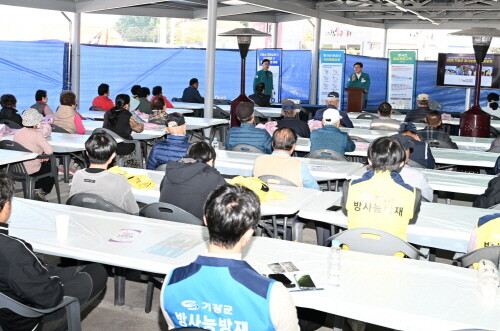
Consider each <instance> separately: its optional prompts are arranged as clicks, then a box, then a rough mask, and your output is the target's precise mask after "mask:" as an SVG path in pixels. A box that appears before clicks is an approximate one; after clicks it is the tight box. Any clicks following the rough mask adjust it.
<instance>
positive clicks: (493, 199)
mask: <svg viewBox="0 0 500 331" xmlns="http://www.w3.org/2000/svg"><path fill="white" fill-rule="evenodd" d="M499 203H500V177H499V176H496V177H495V178H493V179H492V180H490V182H489V183H488V188H487V189H486V191H484V193H483V194H481V195H479V196H478V197H477V198H476V200H475V201H474V202H473V203H472V206H473V207H477V208H490V207H492V206H495V205H497V204H499Z"/></svg>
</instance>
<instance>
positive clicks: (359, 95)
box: [344, 87, 367, 113]
mask: <svg viewBox="0 0 500 331" xmlns="http://www.w3.org/2000/svg"><path fill="white" fill-rule="evenodd" d="M344 91H346V92H347V112H348V113H349V112H359V111H361V109H363V108H364V107H365V94H367V92H366V91H365V89H362V88H361V87H346V88H345V89H344Z"/></svg>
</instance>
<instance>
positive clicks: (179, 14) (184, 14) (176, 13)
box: [94, 7, 193, 19]
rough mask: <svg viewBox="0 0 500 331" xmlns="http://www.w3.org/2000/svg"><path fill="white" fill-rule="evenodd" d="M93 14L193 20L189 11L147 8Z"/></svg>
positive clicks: (131, 8)
mask: <svg viewBox="0 0 500 331" xmlns="http://www.w3.org/2000/svg"><path fill="white" fill-rule="evenodd" d="M94 14H109V15H125V16H147V17H171V18H186V19H193V12H192V11H190V10H180V9H160V8H148V7H129V8H118V9H110V10H102V11H98V12H95V13H94Z"/></svg>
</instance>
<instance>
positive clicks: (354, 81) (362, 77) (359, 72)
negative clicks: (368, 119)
mask: <svg viewBox="0 0 500 331" xmlns="http://www.w3.org/2000/svg"><path fill="white" fill-rule="evenodd" d="M347 87H361V88H362V89H365V90H366V91H367V92H368V91H369V90H370V75H368V74H365V73H364V72H363V63H361V62H356V63H354V73H353V74H352V75H350V76H349V80H348V81H347ZM367 97H368V95H365V99H366V98H367Z"/></svg>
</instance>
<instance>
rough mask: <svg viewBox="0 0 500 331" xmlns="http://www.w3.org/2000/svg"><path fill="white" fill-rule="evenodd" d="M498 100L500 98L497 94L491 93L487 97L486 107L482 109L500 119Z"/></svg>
mask: <svg viewBox="0 0 500 331" xmlns="http://www.w3.org/2000/svg"><path fill="white" fill-rule="evenodd" d="M498 100H499V97H498V94H497V93H493V92H492V93H489V94H488V96H487V97H486V107H481V109H482V110H484V111H485V112H487V113H488V114H490V115H493V116H496V117H500V111H499V110H498Z"/></svg>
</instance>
